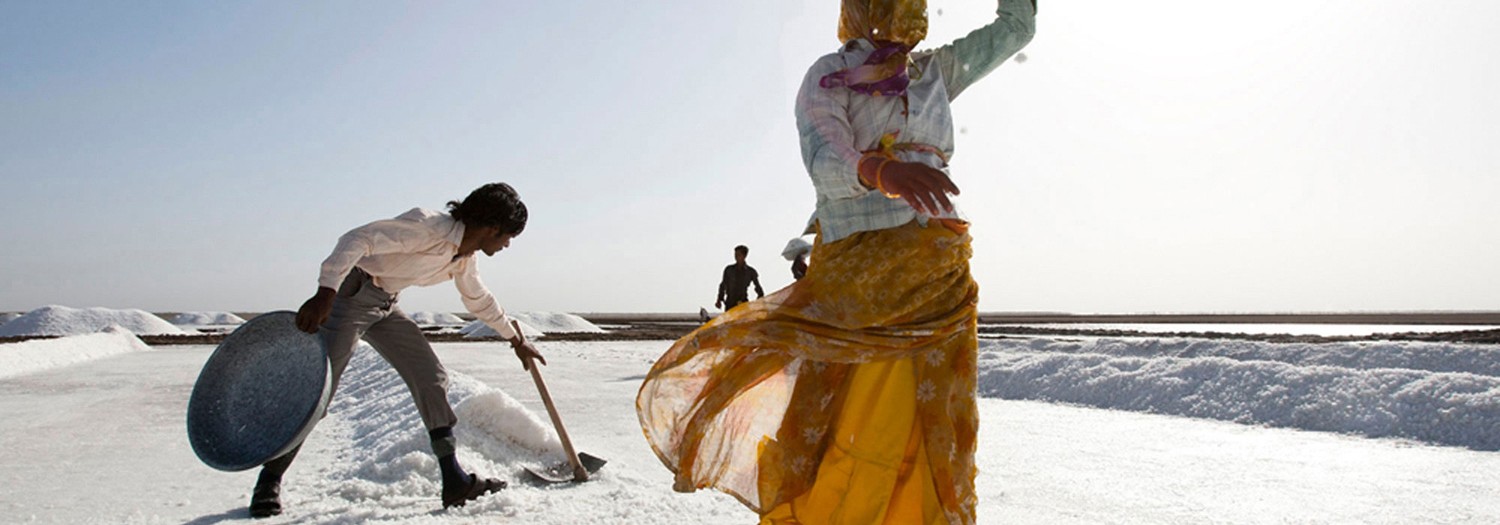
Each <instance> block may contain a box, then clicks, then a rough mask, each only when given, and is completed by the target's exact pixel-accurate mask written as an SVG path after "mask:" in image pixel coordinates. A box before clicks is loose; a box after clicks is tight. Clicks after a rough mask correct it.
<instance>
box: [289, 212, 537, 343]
mask: <svg viewBox="0 0 1500 525" xmlns="http://www.w3.org/2000/svg"><path fill="white" fill-rule="evenodd" d="M463 238H464V224H463V223H462V222H459V221H458V220H456V219H454V218H453V216H452V215H449V214H446V213H440V212H435V211H432V210H424V209H422V208H412V210H411V211H408V212H406V213H403V214H401V215H399V216H397V217H396V218H394V219H387V220H381V221H375V222H372V223H369V224H366V225H364V226H360V227H358V228H355V229H353V230H349V233H345V234H344V235H343V236H341V237H339V242H338V244H337V245H335V246H334V247H333V253H332V254H330V255H329V256H328V258H327V259H324V260H323V268H322V274H321V275H320V276H319V277H318V286H322V287H326V288H332V289H334V290H338V289H339V285H340V284H341V283H343V282H344V278H345V277H347V276H348V275H349V272H350V271H351V270H353V269H354V267H355V266H358V267H359V268H360V269H363V270H364V271H365V273H368V274H370V276H371V277H372V278H373V280H374V282H375V286H378V287H380V289H381V290H385V291H386V292H387V293H389V294H391V295H392V296H395V295H396V294H398V293H400V292H401V290H404V289H406V288H407V287H408V286H431V285H434V284H438V283H441V282H443V281H447V280H450V279H451V280H452V281H453V284H454V285H456V286H457V287H458V295H459V297H460V298H462V299H463V303H464V307H465V308H467V309H468V310H469V313H472V314H474V317H476V318H478V319H479V320H481V321H484V324H487V325H489V326H490V328H494V329H495V331H496V332H497V333H499V334H500V336H501V337H504V338H506V339H510V338H513V337H515V336H516V332H515V330H513V329H511V327H510V322H509V319H508V318H507V317H506V316H505V309H504V308H501V307H500V304H499V303H497V302H496V301H495V296H494V295H493V294H491V293H490V290H489V288H486V287H485V286H484V282H483V281H480V280H479V270H478V269H477V268H476V267H475V263H476V262H477V260H476V259H475V254H474V253H471V254H469V255H468V256H465V257H459V256H458V245H459V244H460V243H461V242H463ZM475 253H478V252H475Z"/></svg>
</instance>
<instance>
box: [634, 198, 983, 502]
mask: <svg viewBox="0 0 1500 525" xmlns="http://www.w3.org/2000/svg"><path fill="white" fill-rule="evenodd" d="M949 226H950V227H946V228H945V227H942V226H940V225H939V223H938V222H937V221H933V222H932V223H931V224H930V225H929V226H922V225H919V224H918V223H916V222H912V223H909V224H907V225H905V226H901V227H897V228H891V229H886V230H878V231H872V232H861V233H857V234H854V235H851V236H849V237H847V238H844V239H840V240H838V241H835V242H831V243H827V244H824V243H823V242H822V239H821V238H820V239H818V241H817V242H816V243H814V246H813V252H812V255H811V257H810V258H811V260H812V262H811V263H810V265H809V267H808V271H807V275H806V276H805V277H803V278H802V279H801V280H799V281H797V282H796V283H793V284H792V285H791V286H788V287H787V288H784V289H782V290H780V291H777V292H776V293H773V294H771V295H769V296H767V297H766V298H764V299H760V300H756V301H751V302H749V303H745V304H743V305H741V306H738V307H736V308H734V309H732V310H730V311H728V312H725V313H724V314H723V315H721V316H719V317H718V318H716V319H714V320H713V321H710V322H709V323H707V324H705V325H703V326H702V327H700V328H698V329H697V330H695V331H694V332H693V333H691V334H688V335H687V336H685V337H683V338H682V339H680V340H678V341H677V342H676V343H675V344H673V345H672V348H671V349H669V350H668V351H667V352H666V354H664V355H662V357H661V358H660V359H659V360H657V362H656V364H655V366H653V367H652V369H651V371H650V373H649V374H648V375H647V376H646V379H645V381H644V382H643V383H642V385H641V390H640V393H639V395H638V396H637V398H636V410H637V413H638V415H639V416H640V421H641V428H642V430H643V431H644V432H645V435H646V440H647V441H648V442H649V443H650V444H651V447H652V449H653V450H655V451H656V453H657V456H658V457H660V458H661V460H662V462H663V463H664V464H666V465H667V467H668V468H670V469H672V471H673V472H674V473H676V482H675V485H674V488H675V489H676V490H678V491H683V492H690V491H693V490H697V489H700V488H714V489H718V490H721V491H724V492H726V493H728V494H731V495H733V496H734V497H736V498H738V499H739V500H740V502H741V503H744V504H745V505H746V506H748V507H749V508H750V509H752V510H754V511H756V512H757V513H759V514H760V515H761V518H762V523H778V524H780V523H806V524H813V523H903V524H905V523H921V524H952V525H968V524H972V523H974V520H975V518H974V508H975V504H976V497H975V495H974V475H975V468H974V447H975V438H976V434H977V431H978V424H979V419H978V413H977V410H976V407H975V399H974V395H975V374H976V368H975V360H976V358H977V345H978V339H977V330H976V321H977V313H976V307H977V302H978V287H977V286H976V285H975V284H974V280H973V278H972V277H971V276H970V274H969V257H970V254H971V249H970V247H969V243H970V238H969V236H968V234H967V232H966V229H965V228H962V227H952V226H953V225H951V224H950V225H949Z"/></svg>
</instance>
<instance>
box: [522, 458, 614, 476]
mask: <svg viewBox="0 0 1500 525" xmlns="http://www.w3.org/2000/svg"><path fill="white" fill-rule="evenodd" d="M578 462H579V463H580V464H582V465H583V469H584V470H586V471H588V473H589V475H590V476H592V475H593V474H594V473H596V472H599V469H601V468H604V464H605V463H608V462H609V461H607V460H605V459H604V458H601V457H599V456H595V455H593V454H589V453H588V452H579V453H578ZM526 473H527V474H530V475H531V477H532V478H535V479H534V481H538V482H542V483H569V482H573V481H586V480H580V479H578V476H576V475H575V473H574V471H573V464H572V462H570V461H562V462H558V463H556V464H553V465H550V466H542V467H526Z"/></svg>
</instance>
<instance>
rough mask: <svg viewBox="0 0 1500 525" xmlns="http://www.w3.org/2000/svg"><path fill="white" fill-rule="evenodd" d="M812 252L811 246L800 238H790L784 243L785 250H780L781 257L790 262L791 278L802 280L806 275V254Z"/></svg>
mask: <svg viewBox="0 0 1500 525" xmlns="http://www.w3.org/2000/svg"><path fill="white" fill-rule="evenodd" d="M809 252H812V244H809V243H808V242H807V241H806V240H805V239H803V238H801V237H792V240H790V241H787V242H786V248H782V249H781V256H782V257H785V258H786V260H788V261H792V278H793V279H796V280H799V281H800V280H802V276H804V275H807V254H808V253H809Z"/></svg>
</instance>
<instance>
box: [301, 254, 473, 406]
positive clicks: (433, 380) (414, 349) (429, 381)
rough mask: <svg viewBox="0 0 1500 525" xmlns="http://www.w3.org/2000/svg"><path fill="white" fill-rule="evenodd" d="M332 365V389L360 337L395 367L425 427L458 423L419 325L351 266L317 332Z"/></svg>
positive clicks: (434, 356) (443, 375)
mask: <svg viewBox="0 0 1500 525" xmlns="http://www.w3.org/2000/svg"><path fill="white" fill-rule="evenodd" d="M318 337H319V338H321V339H322V340H323V347H324V348H326V349H328V364H329V365H330V367H331V368H332V369H333V385H332V391H333V392H337V391H338V387H339V378H340V377H341V376H343V374H344V368H345V367H347V366H349V358H351V357H353V356H354V346H355V345H356V344H357V343H359V340H360V339H361V338H363V339H364V340H365V341H367V342H369V343H370V346H372V347H375V351H377V352H379V353H380V356H381V357H384V358H385V360H386V362H389V363H390V364H391V367H392V368H395V369H396V373H398V374H400V375H401V379H402V380H403V381H405V382H406V388H407V390H410V391H411V397H412V400H413V401H415V402H416V404H417V413H418V414H420V415H421V416H422V423H423V424H424V425H426V426H427V430H432V429H436V428H442V427H451V426H453V425H454V424H456V423H458V416H457V415H455V414H454V413H453V406H452V405H449V404H448V371H447V370H444V369H443V364H442V363H441V362H438V358H437V354H435V353H433V351H432V345H430V344H427V338H426V337H425V336H423V335H422V329H421V328H419V327H418V326H417V323H416V322H415V321H412V320H411V318H409V317H407V316H406V314H405V313H403V312H402V311H401V308H400V307H397V306H396V297H395V296H393V295H391V294H389V293H386V291H385V290H381V289H380V288H379V287H377V286H375V282H374V281H373V280H371V278H370V275H369V274H367V273H365V272H364V270H361V269H359V268H357V267H356V268H355V269H354V270H353V271H351V272H349V276H348V277H346V278H345V279H344V283H343V284H342V285H340V286H339V291H338V296H337V298H336V299H334V301H333V313H332V314H330V315H329V316H328V320H327V321H325V322H324V323H323V326H322V327H321V328H320V329H319V330H318Z"/></svg>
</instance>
